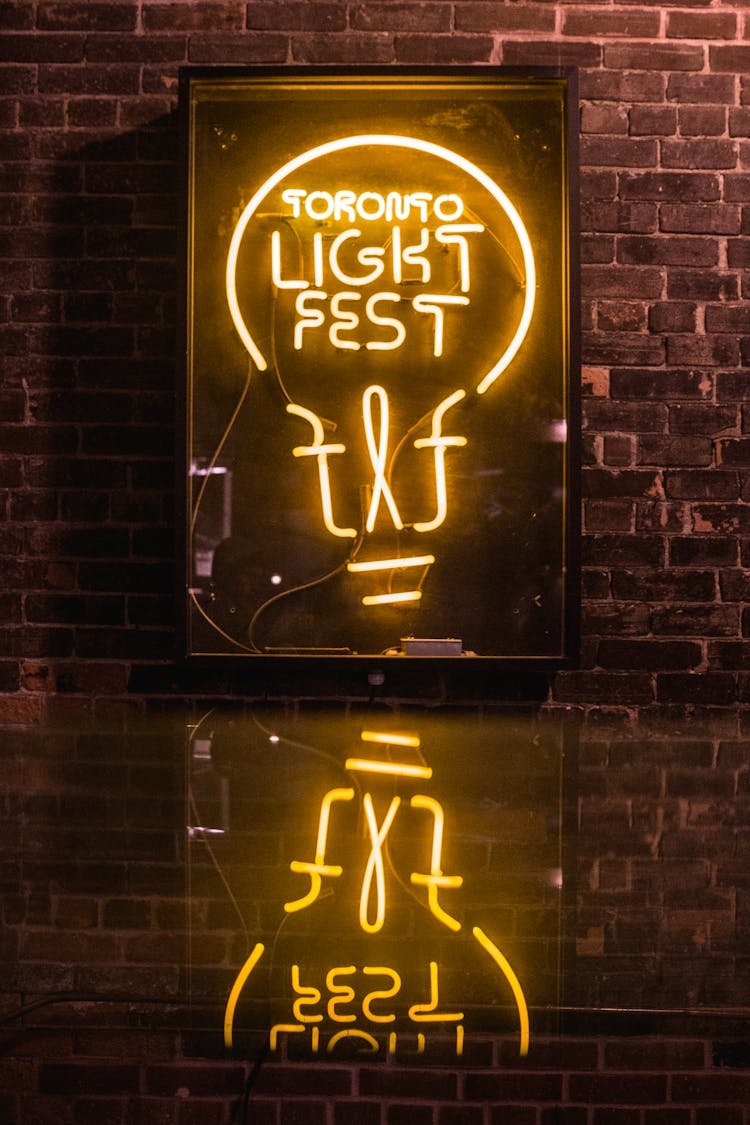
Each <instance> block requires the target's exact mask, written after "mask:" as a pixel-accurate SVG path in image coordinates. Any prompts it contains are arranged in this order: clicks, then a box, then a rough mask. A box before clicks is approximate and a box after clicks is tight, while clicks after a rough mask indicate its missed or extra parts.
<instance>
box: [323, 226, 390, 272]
mask: <svg viewBox="0 0 750 1125" xmlns="http://www.w3.org/2000/svg"><path fill="white" fill-rule="evenodd" d="M361 234H362V232H361V231H359V230H356V229H355V230H345V231H342V233H341V234H339V235H337V237H336V238H334V240H333V242H332V243H331V249H330V250H329V252H328V260H329V262H330V265H331V271H332V272H333V274H334V276H335V277H337V278H338V280H339V281H340V282H342V283H343V284H344V285H367V284H368V282H370V281H375V280H376V279H377V278H378V277H380V275H381V274H382V272H383V270H384V269H385V266H384V265H383V256H384V255H385V248H384V247H382V246H365V247H363V248H362V249H361V250H359V251H358V253H357V261H358V262H359V263H360V265H363V266H370V272H369V273H366V274H361V275H360V276H359V277H353V276H352V275H351V274H348V273H344V270H343V269H342V268H341V264H340V262H339V249H340V248H341V246H342V245H343V243H344V242H348V241H349V240H350V239H352V238H359V237H360V236H361Z"/></svg>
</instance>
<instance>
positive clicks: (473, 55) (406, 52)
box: [361, 33, 494, 64]
mask: <svg viewBox="0 0 750 1125" xmlns="http://www.w3.org/2000/svg"><path fill="white" fill-rule="evenodd" d="M379 43H380V50H381V52H382V55H383V57H384V61H387V60H385V56H386V55H387V53H388V43H387V41H386V40H381V41H379ZM365 46H367V51H366V52H365V51H363V55H366V57H371V55H372V51H373V46H374V45H373V44H372V41H371V40H370V39H365V40H363V47H365ZM493 48H494V40H493V39H492V37H491V36H487V35H482V36H480V35H460V36H452V35H445V36H440V35H432V36H430V35H427V36H421V35H408V34H405V33H398V34H396V36H395V42H394V48H393V50H394V55H393V57H394V58H395V60H396V62H401V63H423V62H425V60H429V62H430V63H431V64H437V63H440V64H445V63H467V64H469V63H476V62H489V61H490V58H491V56H492V52H493ZM361 61H364V58H363V59H362V60H361ZM375 61H379V59H378V60H375Z"/></svg>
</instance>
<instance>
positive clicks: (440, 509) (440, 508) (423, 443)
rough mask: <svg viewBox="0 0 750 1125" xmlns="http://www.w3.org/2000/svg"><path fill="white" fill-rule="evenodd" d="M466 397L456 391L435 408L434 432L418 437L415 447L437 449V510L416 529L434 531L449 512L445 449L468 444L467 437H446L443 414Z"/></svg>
mask: <svg viewBox="0 0 750 1125" xmlns="http://www.w3.org/2000/svg"><path fill="white" fill-rule="evenodd" d="M465 397H466V392H465V391H463V390H458V391H454V392H453V394H452V395H448V397H447V398H445V399H443V401H442V402H441V403H440V404H439V406H437V407H436V408H435V411H434V413H433V415H432V432H431V434H430V436H429V437H428V438H417V440H416V441H415V442H414V447H415V449H430V448H431V449H434V451H435V496H436V501H437V510H436V512H435V516H434V518H433V519H431V520H429V521H428V522H426V523H415V524H414V530H415V531H420V532H421V531H434V529H435V528H436V527H440V525H441V523H442V522H443V520H444V519H445V517H446V514H447V512H448V492H447V488H446V483H445V451H446V449H447V448H448V446H461V445H466V438H465V437H455V436H454V437H446V436H445V435H444V434H443V431H442V422H443V416H444V415H445V413H446V411H447V410H450V408H451V407H452V406H455V405H456V403H457V402H460V401H461V399H462V398H465Z"/></svg>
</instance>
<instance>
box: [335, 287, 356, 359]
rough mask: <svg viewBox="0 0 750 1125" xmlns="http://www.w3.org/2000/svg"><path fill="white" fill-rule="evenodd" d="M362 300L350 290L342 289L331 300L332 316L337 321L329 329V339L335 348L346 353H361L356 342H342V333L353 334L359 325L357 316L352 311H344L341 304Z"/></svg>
mask: <svg viewBox="0 0 750 1125" xmlns="http://www.w3.org/2000/svg"><path fill="white" fill-rule="evenodd" d="M360 299H361V297H360V294H359V293H352V292H351V290H349V289H342V291H341V292H340V293H335V294H334V295H333V297H332V298H331V315H332V316H335V317H336V318H337V319H336V320H334V322H333V324H332V325H331V327H330V328H329V329H328V339H329V340H330V341H331V343H332V344H333V346H334V348H343V349H344V350H345V351H352V352H358V351H359V344H358V343H357V342H356V340H342V339H341V335H340V334H341V332H353V331H354V329H355V328H356V327H357V325H358V324H359V317H358V316H357V314H356V313H355V312H354V311H353V310H352V309H342V307H341V302H342V301H359V300H360Z"/></svg>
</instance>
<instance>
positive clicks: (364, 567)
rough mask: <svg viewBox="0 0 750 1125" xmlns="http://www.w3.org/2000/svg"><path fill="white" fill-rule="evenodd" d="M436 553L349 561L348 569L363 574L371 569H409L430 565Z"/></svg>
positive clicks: (353, 572)
mask: <svg viewBox="0 0 750 1125" xmlns="http://www.w3.org/2000/svg"><path fill="white" fill-rule="evenodd" d="M434 561H435V556H434V555H411V556H409V557H406V558H402V559H373V560H371V561H370V562H353V563H347V566H346V569H347V570H349V571H351V572H352V574H363V573H365V572H367V571H371V570H407V569H408V568H409V567H411V566H430V565H431V564H432V563H434Z"/></svg>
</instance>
